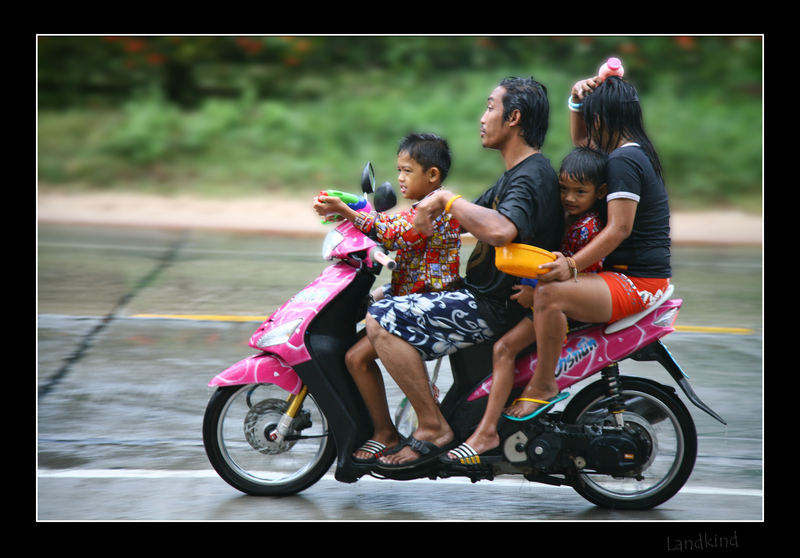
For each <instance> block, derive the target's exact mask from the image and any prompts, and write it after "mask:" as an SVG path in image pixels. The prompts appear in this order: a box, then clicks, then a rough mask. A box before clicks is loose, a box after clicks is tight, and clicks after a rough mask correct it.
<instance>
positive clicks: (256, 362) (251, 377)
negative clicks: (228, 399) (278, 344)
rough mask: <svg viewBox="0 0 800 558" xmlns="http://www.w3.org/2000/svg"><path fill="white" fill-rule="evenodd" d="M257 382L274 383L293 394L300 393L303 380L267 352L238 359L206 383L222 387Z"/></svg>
mask: <svg viewBox="0 0 800 558" xmlns="http://www.w3.org/2000/svg"><path fill="white" fill-rule="evenodd" d="M259 383H265V384H275V385H276V386H278V387H280V388H283V389H285V390H286V391H288V392H290V393H294V394H297V393H300V389H301V388H302V387H303V382H302V381H301V380H300V377H299V376H298V375H297V373H296V372H295V371H294V369H293V368H292V367H291V366H289V365H288V364H286V363H285V362H283V361H282V360H281V359H280V358H278V357H277V356H275V355H270V354H268V353H262V354H260V355H253V356H250V357H247V358H246V359H244V360H240V361H239V362H237V363H236V364H234V365H233V366H231V367H230V368H228V369H227V370H224V371H223V372H220V373H219V374H217V375H216V376H215V377H214V379H213V380H211V382H210V383H209V384H208V385H209V386H214V387H223V386H232V385H244V384H259Z"/></svg>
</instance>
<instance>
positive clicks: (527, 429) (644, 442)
mask: <svg viewBox="0 0 800 558" xmlns="http://www.w3.org/2000/svg"><path fill="white" fill-rule="evenodd" d="M501 438H502V439H503V440H504V441H503V444H502V447H503V454H504V455H505V457H506V459H508V461H509V462H510V463H512V464H513V465H516V466H518V467H526V466H529V467H533V468H534V469H536V470H537V471H539V472H542V473H563V472H566V471H568V470H570V469H577V470H579V471H591V472H596V473H601V474H608V475H614V476H636V475H638V474H639V473H640V472H641V471H642V468H643V466H644V465H645V464H647V463H648V461H649V457H650V454H651V451H652V444H651V442H650V440H649V437H648V436H646V435H645V434H644V432H643V431H641V430H639V429H628V428H625V429H623V428H619V427H605V426H599V425H572V424H563V423H560V422H554V421H552V420H549V419H545V418H540V419H539V420H531V421H528V422H527V423H522V424H521V423H519V422H512V421H509V422H507V423H505V424H503V425H502V427H501Z"/></svg>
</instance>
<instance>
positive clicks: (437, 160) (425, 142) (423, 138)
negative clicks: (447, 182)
mask: <svg viewBox="0 0 800 558" xmlns="http://www.w3.org/2000/svg"><path fill="white" fill-rule="evenodd" d="M397 153H398V155H399V154H400V153H408V156H409V157H411V159H413V160H414V161H416V162H417V163H419V165H420V166H421V167H422V169H423V170H424V171H427V170H428V169H430V168H431V167H436V168H437V169H439V173H440V175H441V179H440V180H439V182H440V183H441V182H444V179H445V178H447V175H448V173H449V172H450V163H451V158H452V156H451V154H450V146H449V145H448V144H447V140H446V139H444V138H442V137H439V136H437V135H436V134H425V133H423V134H419V133H411V134H408V135H407V136H406V137H404V138H403V139H402V140H400V146H399V147H398V148H397Z"/></svg>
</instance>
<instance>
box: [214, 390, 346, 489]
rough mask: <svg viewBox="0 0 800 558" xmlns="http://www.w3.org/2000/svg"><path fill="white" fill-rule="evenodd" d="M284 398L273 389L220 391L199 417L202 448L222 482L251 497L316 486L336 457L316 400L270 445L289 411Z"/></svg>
mask: <svg viewBox="0 0 800 558" xmlns="http://www.w3.org/2000/svg"><path fill="white" fill-rule="evenodd" d="M286 397H287V393H286V392H285V391H284V390H282V389H281V388H279V387H277V386H275V385H272V384H250V385H244V386H229V387H221V388H218V389H217V390H216V391H215V392H214V393H213V394H212V395H211V398H210V399H209V401H208V405H207V406H206V412H205V416H204V417H203V445H204V446H205V449H206V455H207V456H208V459H209V461H210V462H211V465H212V466H213V467H214V470H215V471H216V472H217V474H219V476H220V477H222V479H223V480H225V482H227V483H228V484H230V485H231V486H233V487H234V488H236V489H237V490H240V491H242V492H244V493H245V494H250V495H253V496H286V495H290V494H296V493H297V492H300V491H302V490H305V489H306V488H308V487H309V486H311V485H313V484H314V483H316V482H317V481H318V480H319V479H320V478H321V477H322V475H324V474H325V473H326V472H327V471H328V469H330V467H331V464H332V463H333V461H334V459H335V458H336V446H335V444H334V441H333V437H332V436H329V435H328V421H327V419H326V418H325V415H324V414H323V413H322V411H321V410H320V409H319V407H318V406H317V404H316V402H315V401H314V398H313V397H312V396H311V395H307V396H306V398H305V401H304V403H303V408H302V409H301V411H300V412H299V413H298V415H297V417H296V418H295V420H294V421H293V423H292V427H291V429H290V432H289V434H288V436H287V438H286V440H284V441H283V442H281V443H275V442H273V441H271V440H270V438H269V433H270V432H271V431H272V430H273V429H274V428H275V427H276V426H277V424H278V421H279V420H280V418H281V416H282V415H283V412H284V411H285V410H286V408H287V407H288V404H287V403H286Z"/></svg>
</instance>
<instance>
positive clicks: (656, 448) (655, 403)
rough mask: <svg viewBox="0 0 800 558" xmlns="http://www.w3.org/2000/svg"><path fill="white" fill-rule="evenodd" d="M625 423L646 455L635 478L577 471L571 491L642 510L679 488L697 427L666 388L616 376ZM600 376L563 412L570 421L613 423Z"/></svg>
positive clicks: (694, 453)
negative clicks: (646, 445)
mask: <svg viewBox="0 0 800 558" xmlns="http://www.w3.org/2000/svg"><path fill="white" fill-rule="evenodd" d="M620 382H621V392H622V397H623V399H624V401H625V409H626V410H625V412H624V413H623V418H624V420H625V425H626V427H628V428H629V429H630V430H633V431H635V432H636V433H637V435H638V436H641V437H643V438H646V439H647V440H648V443H649V445H650V447H651V450H650V455H649V456H648V459H647V461H646V463H645V464H644V465H643V467H642V470H641V471H640V472H639V476H638V477H637V476H625V477H612V476H609V475H600V474H594V473H591V472H588V473H583V472H582V473H580V475H579V477H580V478H579V482H578V484H577V485H575V486H574V488H575V490H576V491H577V492H578V493H579V494H580V495H581V496H583V497H584V498H586V499H587V500H589V501H590V502H592V503H593V504H596V505H598V506H601V507H606V508H616V509H627V510H644V509H650V508H653V507H655V506H658V505H660V504H662V503H664V502H666V501H667V500H669V499H670V498H672V497H673V496H674V495H675V494H677V493H678V491H679V490H680V489H681V487H683V485H684V483H685V482H686V481H687V480H688V478H689V475H690V474H691V472H692V469H693V468H694V462H695V459H696V457H697V431H696V429H695V426H694V421H693V420H692V416H691V414H690V413H689V411H688V410H687V409H686V406H685V405H684V404H683V403H682V402H681V401H680V399H678V397H677V395H675V392H674V391H673V390H671V389H670V388H668V387H666V386H663V385H661V384H658V383H657V382H653V381H650V380H645V379H642V378H632V377H625V376H621V377H620ZM607 392H608V384H607V383H606V382H605V380H601V381H599V382H595V383H594V384H591V385H589V386H587V387H586V388H585V389H583V390H582V391H580V392H579V393H578V394H577V395H576V396H575V398H574V399H573V400H572V401H571V402H570V404H569V405H567V408H566V409H565V410H564V415H563V420H564V421H565V422H567V423H572V424H596V425H601V426H614V425H615V424H616V422H615V419H614V417H613V415H612V414H611V413H610V411H609V404H610V403H611V400H610V398H609V396H608V393H607Z"/></svg>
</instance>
